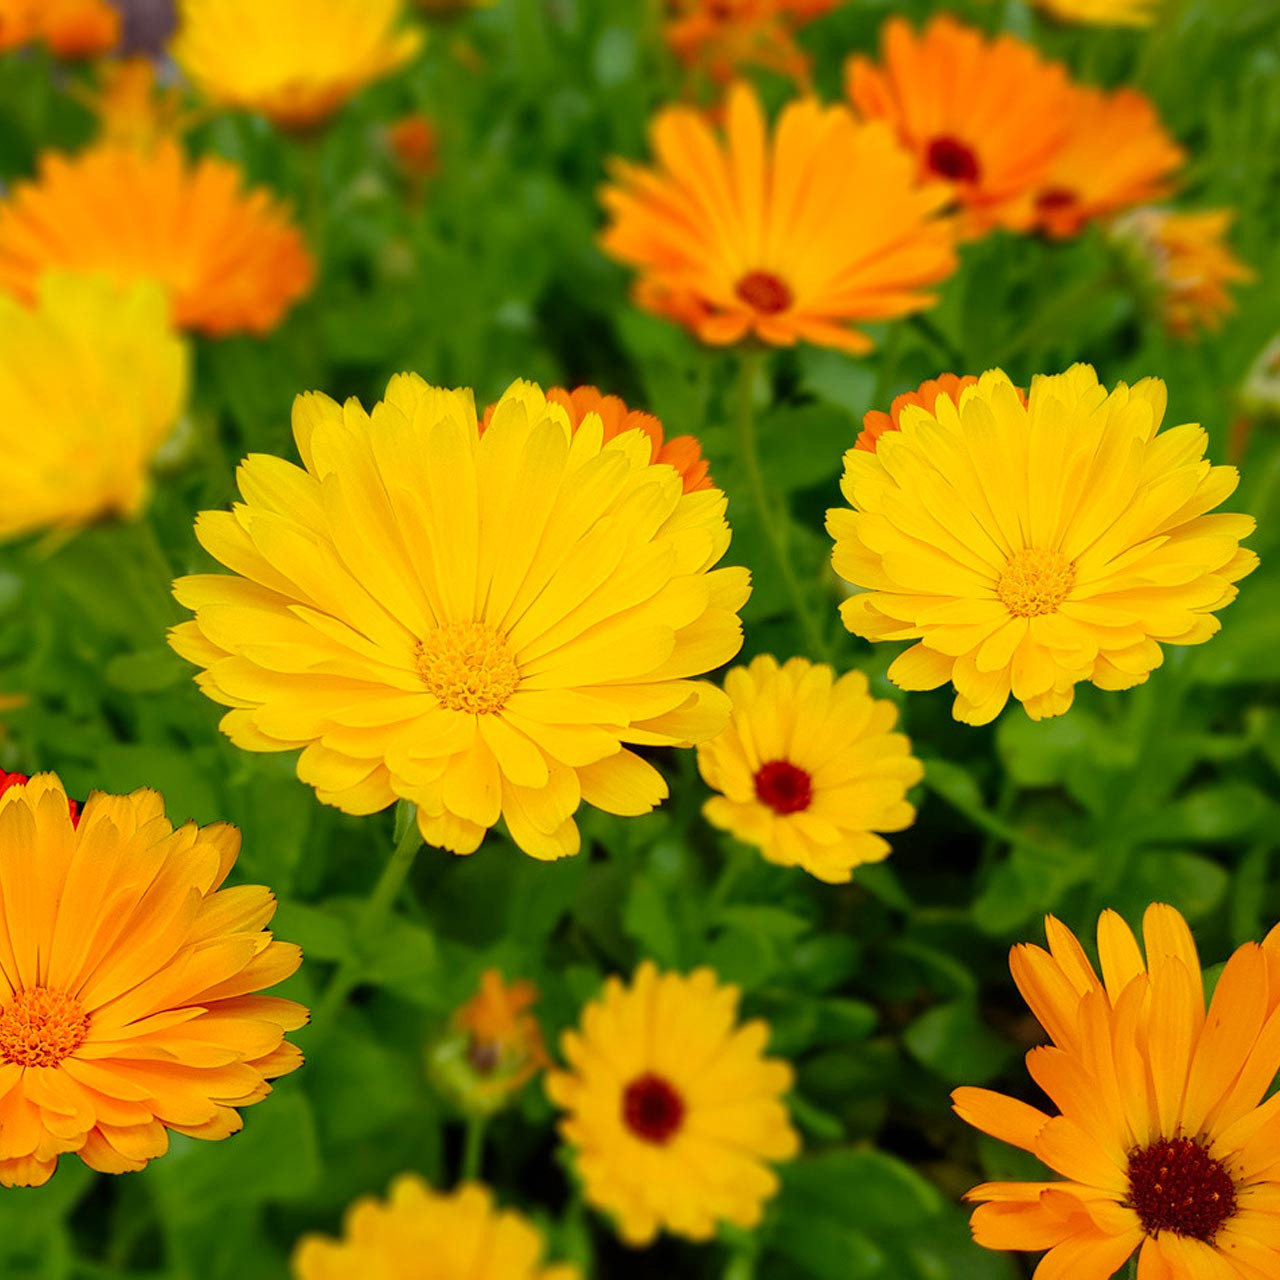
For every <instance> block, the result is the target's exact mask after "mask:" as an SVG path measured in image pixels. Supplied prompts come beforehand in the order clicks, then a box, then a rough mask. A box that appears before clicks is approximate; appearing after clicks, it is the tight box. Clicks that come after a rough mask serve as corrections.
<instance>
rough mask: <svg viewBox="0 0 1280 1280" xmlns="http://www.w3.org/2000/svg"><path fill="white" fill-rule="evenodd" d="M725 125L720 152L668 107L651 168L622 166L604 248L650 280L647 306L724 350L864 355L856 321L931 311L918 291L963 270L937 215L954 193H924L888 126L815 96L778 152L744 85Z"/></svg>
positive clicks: (786, 125) (930, 189)
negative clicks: (832, 350) (801, 347)
mask: <svg viewBox="0 0 1280 1280" xmlns="http://www.w3.org/2000/svg"><path fill="white" fill-rule="evenodd" d="M726 119H727V127H726V133H725V138H724V141H723V142H722V141H721V140H720V138H718V137H717V136H716V134H715V132H713V130H712V128H711V126H710V125H709V124H708V122H707V120H706V119H705V118H704V117H703V116H702V115H701V114H699V113H698V112H697V111H695V110H694V109H692V108H690V107H668V108H666V109H665V110H663V111H661V112H660V113H659V114H658V117H657V119H656V121H655V122H654V125H653V129H652V140H653V148H654V151H655V152H656V153H657V159H658V164H657V167H656V168H653V169H649V168H643V167H641V166H639V165H634V164H629V163H626V162H624V161H615V163H614V167H613V179H614V180H613V182H612V184H610V185H609V186H607V187H605V189H604V191H603V194H602V199H603V201H604V205H605V208H606V210H607V211H608V214H609V219H610V221H609V225H608V227H607V228H606V229H605V232H604V236H603V239H602V241H601V243H602V245H603V247H604V249H605V251H606V252H608V253H609V254H611V255H612V256H613V257H615V258H617V259H618V260H619V261H621V262H625V263H629V264H631V265H632V266H635V267H638V268H639V269H640V273H641V274H640V279H639V282H638V284H637V286H636V301H637V302H638V303H639V304H640V305H641V306H643V307H645V308H646V309H648V310H650V311H654V312H657V313H658V314H659V315H665V316H668V317H670V318H672V319H674V320H676V321H678V322H679V323H681V324H683V325H686V326H687V327H688V328H690V329H692V330H693V331H694V332H695V333H696V334H697V335H698V337H699V338H701V339H702V340H703V341H704V342H708V343H712V344H715V345H723V344H726V343H733V342H740V341H742V340H743V339H744V338H748V337H756V338H759V339H760V340H761V341H763V342H768V343H772V344H774V345H778V346H792V345H794V344H795V343H796V342H798V341H805V342H814V343H818V344H819V345H822V346H829V347H836V348H838V349H840V350H842V351H850V352H855V353H856V352H865V351H868V350H870V348H871V345H872V343H871V339H870V338H868V337H867V336H866V334H864V333H860V332H858V331H857V330H856V329H851V328H849V327H848V325H849V322H850V321H873V320H888V319H892V318H894V317H896V316H902V315H907V314H909V313H910V312H912V311H920V310H922V309H923V308H925V307H927V306H929V305H931V304H932V303H933V301H934V298H933V296H932V295H931V294H928V293H924V292H921V290H922V289H925V288H927V287H928V286H930V285H935V284H938V283H939V282H940V281H942V280H944V279H945V278H946V277H947V276H948V275H950V274H951V272H952V271H953V270H954V269H955V265H956V259H955V251H954V244H953V242H954V233H953V229H952V226H951V223H950V221H949V220H948V219H945V218H939V217H937V216H935V215H936V214H937V213H938V210H939V209H940V208H941V207H942V206H943V205H944V204H945V203H946V202H947V199H948V193H947V189H946V187H945V186H944V185H942V184H939V183H932V184H927V185H923V186H922V185H919V184H918V183H917V182H916V178H915V162H914V160H913V159H912V157H911V156H909V155H908V154H907V153H906V152H904V151H903V150H902V148H901V147H900V146H899V145H898V144H897V142H896V141H895V140H894V138H893V136H892V134H891V133H890V131H889V130H888V129H887V128H886V127H885V126H884V125H882V124H870V125H860V124H858V123H857V121H855V120H854V118H853V116H852V115H851V114H850V113H849V112H848V111H847V110H846V109H845V108H844V107H823V106H820V105H819V104H818V103H817V102H815V101H814V100H812V99H809V98H805V99H801V100H798V101H795V102H792V103H791V104H789V105H788V106H787V107H785V108H784V109H783V112H782V115H781V117H780V118H779V120H778V124H777V127H776V129H775V131H774V134H773V137H772V139H770V138H769V136H768V133H767V130H766V126H765V118H764V113H763V111H762V109H761V107H760V101H759V99H758V98H757V96H756V94H755V91H754V90H753V89H751V88H750V87H749V86H747V85H745V84H738V85H735V86H734V87H733V88H732V89H731V90H730V92H729V97H728V105H727V111H726ZM868 191H874V192H875V199H874V200H869V199H867V198H866V193H867V192H868Z"/></svg>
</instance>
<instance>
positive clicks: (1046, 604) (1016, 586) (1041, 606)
mask: <svg viewBox="0 0 1280 1280" xmlns="http://www.w3.org/2000/svg"><path fill="white" fill-rule="evenodd" d="M1075 584H1076V567H1075V565H1074V564H1072V563H1071V561H1070V560H1068V559H1067V557H1066V556H1064V555H1063V554H1062V552H1060V551H1039V550H1037V549H1036V548H1035V547H1027V548H1026V549H1025V550H1024V551H1019V552H1018V554H1017V555H1015V556H1012V557H1010V559H1009V563H1008V564H1006V565H1005V567H1004V572H1003V573H1002V574H1001V575H1000V581H999V582H997V583H996V595H997V596H999V597H1000V603H1001V604H1003V605H1004V606H1005V608H1006V609H1008V610H1009V612H1010V613H1011V614H1013V616H1014V617H1015V618H1034V617H1037V616H1038V615H1039V614H1042V613H1053V612H1054V611H1055V610H1056V609H1057V607H1058V606H1059V605H1060V604H1061V603H1062V602H1063V601H1064V600H1065V599H1066V598H1067V596H1068V595H1069V594H1070V592H1071V588H1072V587H1074V586H1075Z"/></svg>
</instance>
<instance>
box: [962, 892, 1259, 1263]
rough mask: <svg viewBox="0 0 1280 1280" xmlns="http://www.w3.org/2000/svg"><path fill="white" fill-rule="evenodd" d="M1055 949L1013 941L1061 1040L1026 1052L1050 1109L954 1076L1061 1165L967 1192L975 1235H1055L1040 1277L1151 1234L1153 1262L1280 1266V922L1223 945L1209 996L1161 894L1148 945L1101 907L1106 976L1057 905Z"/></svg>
mask: <svg viewBox="0 0 1280 1280" xmlns="http://www.w3.org/2000/svg"><path fill="white" fill-rule="evenodd" d="M1046 932H1047V934H1048V940H1049V950H1048V951H1045V950H1043V949H1042V948H1040V947H1035V946H1020V947H1015V948H1014V950H1013V954H1012V957H1011V961H1010V967H1011V968H1012V970H1013V976H1014V980H1015V982H1016V983H1017V984H1018V989H1019V990H1020V991H1021V992H1022V995H1023V998H1024V999H1025V1000H1026V1002H1027V1004H1028V1005H1029V1006H1030V1008H1031V1011H1032V1012H1033V1013H1034V1014H1035V1016H1036V1017H1037V1018H1038V1019H1039V1020H1040V1023H1041V1024H1042V1025H1043V1027H1044V1029H1045V1030H1046V1031H1047V1032H1048V1034H1049V1038H1050V1039H1051V1041H1052V1044H1051V1045H1048V1046H1044V1047H1041V1048H1037V1049H1032V1050H1031V1052H1030V1053H1029V1054H1028V1055H1027V1068H1028V1070H1029V1071H1030V1073H1031V1076H1032V1078H1033V1079H1034V1080H1035V1082H1036V1084H1038V1085H1039V1086H1040V1088H1041V1089H1042V1090H1043V1091H1044V1093H1045V1094H1046V1095H1047V1096H1048V1098H1049V1100H1050V1101H1051V1102H1052V1103H1053V1105H1054V1106H1055V1107H1056V1108H1057V1111H1058V1114H1056V1115H1050V1114H1048V1113H1046V1112H1044V1111H1040V1110H1039V1109H1037V1108H1035V1107H1032V1106H1028V1105H1027V1104H1026V1103H1024V1102H1019V1101H1016V1100H1015V1099H1013V1098H1008V1097H1005V1096H1003V1095H1002V1094H999V1093H993V1092H991V1091H989V1090H987V1089H968V1088H966V1089H958V1090H956V1092H955V1094H954V1101H955V1107H956V1111H957V1112H959V1114H960V1116H961V1117H962V1118H963V1119H964V1120H966V1121H968V1123H969V1124H971V1125H973V1126H975V1127H976V1128H978V1129H981V1130H982V1131H983V1132H984V1133H988V1134H991V1135H992V1136H993V1137H996V1138H999V1139H1000V1140H1001V1141H1003V1142H1008V1143H1011V1144H1012V1145H1014V1146H1017V1147H1021V1148H1022V1149H1023V1150H1025V1151H1030V1152H1032V1153H1033V1154H1034V1155H1036V1156H1038V1157H1039V1159H1040V1160H1042V1161H1043V1162H1044V1163H1045V1164H1046V1165H1048V1166H1049V1168H1050V1169H1051V1170H1053V1172H1054V1173H1056V1174H1059V1175H1060V1176H1061V1177H1062V1178H1063V1179H1065V1181H1049V1182H995V1183H986V1184H984V1185H983V1186H980V1187H977V1188H975V1189H974V1190H973V1191H971V1192H970V1193H969V1199H970V1200H977V1201H981V1202H983V1203H982V1204H981V1206H980V1207H979V1208H978V1209H977V1210H976V1211H975V1212H974V1215H973V1233H974V1237H975V1238H976V1240H977V1242H978V1243H979V1244H981V1245H985V1246H986V1247H987V1248H990V1249H1008V1250H1040V1249H1047V1250H1048V1251H1049V1252H1048V1253H1047V1254H1046V1255H1045V1258H1044V1259H1043V1261H1041V1263H1040V1266H1039V1268H1038V1269H1037V1270H1036V1277H1037V1280H1057V1278H1058V1277H1066V1276H1069V1277H1071V1280H1108V1277H1110V1276H1113V1275H1114V1274H1115V1273H1116V1272H1117V1271H1119V1269H1120V1268H1121V1267H1123V1266H1124V1264H1125V1262H1126V1261H1127V1260H1128V1259H1129V1258H1130V1256H1131V1255H1132V1254H1133V1252H1134V1251H1135V1250H1140V1253H1139V1261H1138V1275H1139V1276H1140V1277H1142V1280H1205V1278H1206V1277H1216V1278H1217V1280H1269V1278H1270V1277H1272V1276H1276V1275H1280V1209H1278V1207H1277V1206H1280V1154H1278V1153H1280V1099H1278V1098H1277V1097H1272V1098H1270V1099H1269V1100H1268V1101H1266V1102H1264V1101H1263V1099H1264V1097H1266V1094H1267V1091H1268V1089H1269V1088H1270V1086H1271V1082H1272V1080H1273V1079H1274V1078H1275V1075H1276V1071H1277V1069H1280V929H1277V930H1273V931H1272V932H1271V934H1270V936H1269V937H1268V938H1267V939H1266V941H1265V942H1263V944H1262V945H1261V946H1258V945H1257V944H1256V943H1246V944H1245V945H1244V946H1242V947H1240V948H1239V949H1238V950H1237V951H1236V953H1235V954H1234V955H1233V956H1232V957H1231V959H1230V960H1229V961H1228V962H1227V965H1226V967H1225V969H1223V971H1222V976H1221V977H1220V978H1219V980H1218V983H1217V987H1216V988H1215V990H1214V994H1213V1001H1212V1003H1211V1004H1210V1005H1209V1007H1208V1009H1207V1010H1206V1008H1205V995H1204V979H1203V976H1202V974H1201V971H1200V960H1199V957H1198V956H1197V954H1196V946H1195V942H1194V941H1193V940H1192V937H1191V931H1190V930H1189V929H1188V928H1187V925H1186V922H1185V921H1184V920H1183V918H1182V917H1181V916H1180V915H1179V914H1178V913H1177V912H1176V911H1175V910H1174V909H1173V908H1172V907H1167V906H1163V905H1160V904H1157V905H1154V906H1151V907H1149V908H1148V909H1147V912H1146V915H1145V917H1144V920H1143V941H1144V944H1145V951H1146V957H1145V960H1144V958H1143V954H1142V951H1141V950H1140V949H1139V947H1138V943H1137V940H1136V939H1135V937H1134V935H1133V933H1132V932H1131V931H1130V929H1129V927H1128V926H1127V925H1126V924H1125V923H1124V921H1123V920H1122V919H1121V918H1120V917H1119V916H1118V915H1117V914H1116V913H1115V912H1114V911H1108V912H1105V913H1104V914H1103V916H1102V918H1101V919H1100V920H1099V922H1098V952H1099V958H1100V960H1101V970H1102V977H1101V979H1099V977H1098V975H1097V972H1096V971H1095V969H1094V967H1093V965H1092V964H1091V963H1090V961H1089V958H1088V957H1087V956H1086V954H1085V952H1084V949H1083V948H1082V947H1081V945H1080V943H1079V942H1078V941H1077V940H1076V938H1075V937H1074V935H1073V934H1072V933H1071V932H1070V931H1069V930H1068V929H1067V928H1066V927H1065V926H1064V925H1062V924H1061V923H1060V922H1059V921H1057V920H1055V919H1054V918H1053V917H1052V916H1050V917H1049V919H1048V921H1047V922H1046Z"/></svg>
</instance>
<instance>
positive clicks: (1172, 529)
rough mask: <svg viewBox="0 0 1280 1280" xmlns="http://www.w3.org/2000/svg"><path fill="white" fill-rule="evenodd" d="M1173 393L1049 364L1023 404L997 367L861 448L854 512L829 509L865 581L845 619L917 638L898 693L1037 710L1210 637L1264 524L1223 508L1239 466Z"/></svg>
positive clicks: (902, 664)
mask: <svg viewBox="0 0 1280 1280" xmlns="http://www.w3.org/2000/svg"><path fill="white" fill-rule="evenodd" d="M1164 412H1165V386H1164V383H1163V382H1161V381H1160V380H1159V379H1158V378H1144V379H1143V380H1142V381H1141V382H1139V383H1137V384H1135V385H1134V386H1133V387H1128V386H1126V385H1125V384H1124V383H1123V382H1121V383H1118V384H1117V385H1116V388H1115V390H1114V391H1112V392H1110V394H1108V392H1107V390H1106V388H1105V387H1101V386H1099V385H1098V379H1097V375H1096V374H1095V373H1094V371H1093V370H1092V369H1091V368H1089V366H1088V365H1076V366H1074V367H1073V368H1072V369H1069V370H1068V371H1067V372H1066V373H1063V374H1058V375H1057V376H1055V377H1037V378H1036V379H1035V380H1034V381H1033V382H1032V384H1031V394H1030V396H1029V397H1028V401H1027V403H1026V404H1024V403H1023V402H1022V400H1021V399H1020V398H1019V395H1018V391H1017V389H1016V388H1015V387H1014V386H1013V385H1012V384H1011V383H1010V382H1009V379H1008V378H1007V377H1005V375H1004V374H1003V373H1001V372H1000V371H999V370H995V371H993V372H991V373H986V374H984V375H983V376H982V378H981V379H979V381H978V384H977V386H974V387H968V388H966V389H965V390H964V391H962V392H961V393H960V399H959V404H958V406H957V403H956V402H955V401H953V400H952V399H951V398H950V397H949V396H946V395H940V396H939V397H938V398H937V401H936V403H935V405H934V409H933V412H932V413H930V412H927V411H926V410H924V409H922V408H919V407H908V408H906V409H905V410H903V412H902V416H901V424H900V429H899V430H897V431H889V432H886V433H885V434H884V435H882V436H881V437H880V438H879V440H878V441H877V442H876V448H875V452H873V453H868V452H866V451H865V450H862V449H850V450H849V452H848V453H846V454H845V475H844V480H843V482H842V485H841V488H842V490H843V492H844V495H845V498H846V499H847V500H848V501H849V503H850V506H852V508H853V510H852V511H850V510H848V509H846V508H838V509H836V510H832V511H829V512H828V513H827V531H828V532H829V533H830V534H831V536H832V537H833V538H834V539H835V544H836V545H835V556H834V563H835V569H836V572H837V573H838V574H840V576H841V577H843V578H844V579H846V581H848V582H850V583H852V584H853V585H854V586H855V587H858V588H860V589H861V590H860V591H859V593H858V594H857V595H854V596H853V597H852V598H851V599H849V600H847V601H845V603H844V604H843V605H842V606H841V613H842V615H843V617H844V621H845V625H846V626H847V627H848V628H849V630H850V631H852V632H853V633H854V634H855V635H859V636H863V637H865V638H866V639H868V640H916V641H918V643H917V644H915V645H913V646H912V647H911V648H910V649H908V650H907V651H906V652H905V653H903V654H901V655H900V656H899V657H898V659H897V661H895V662H894V664H893V665H892V666H891V667H890V668H889V678H890V679H891V680H893V682H894V683H895V684H897V685H898V686H899V688H902V689H936V688H937V687H938V686H939V685H942V684H945V683H946V682H947V681H948V680H950V681H951V682H952V683H953V684H954V685H955V688H956V700H955V708H954V713H955V717H956V719H957V720H963V721H965V722H966V723H969V724H985V723H987V721H989V720H992V719H994V718H995V717H996V716H997V715H999V714H1000V711H1001V710H1002V709H1003V707H1004V705H1005V702H1006V701H1007V700H1008V697H1009V694H1010V692H1012V694H1013V696H1014V697H1015V698H1017V699H1018V700H1019V701H1020V702H1021V703H1022V704H1023V706H1024V707H1025V708H1026V711H1027V714H1028V715H1029V716H1031V717H1032V719H1036V720H1038V719H1040V718H1041V717H1042V716H1056V715H1061V714H1062V713H1063V712H1064V711H1066V710H1067V708H1068V707H1070V705H1071V702H1072V699H1073V697H1074V694H1075V685H1076V684H1077V683H1079V682H1080V681H1081V680H1091V681H1092V682H1093V683H1094V684H1095V685H1097V686H1098V687H1099V688H1102V689H1129V688H1132V687H1133V686H1134V685H1137V684H1142V683H1143V682H1144V681H1145V680H1146V679H1147V677H1148V675H1149V674H1150V673H1151V671H1153V670H1154V669H1155V668H1156V667H1158V666H1159V665H1160V663H1161V662H1162V661H1163V653H1162V651H1161V648H1160V646H1161V644H1200V643H1201V642H1203V641H1205V640H1208V639H1209V637H1210V636H1212V635H1214V634H1216V633H1217V631H1218V630H1219V628H1220V623H1219V622H1218V619H1217V618H1216V617H1215V616H1214V614H1215V613H1216V611H1217V610H1219V609H1221V608H1223V607H1224V606H1226V605H1227V604H1229V603H1230V602H1231V601H1232V600H1233V599H1234V598H1235V596H1236V588H1235V587H1234V586H1232V583H1234V582H1236V581H1237V580H1238V579H1240V578H1242V577H1244V576H1245V574H1247V573H1249V572H1251V571H1252V570H1253V569H1254V568H1255V567H1256V565H1257V557H1256V556H1255V555H1254V554H1253V552H1252V551H1246V550H1243V549H1242V548H1241V547H1240V545H1239V543H1240V539H1241V538H1245V537H1247V536H1248V535H1249V534H1250V532H1252V530H1253V527H1254V522H1253V519H1252V517H1250V516H1243V515H1227V514H1210V513H1211V512H1213V509H1214V508H1215V507H1217V506H1218V505H1219V504H1220V503H1221V502H1223V501H1224V500H1225V499H1226V498H1227V497H1228V496H1229V495H1230V494H1231V493H1232V492H1233V491H1234V489H1235V487H1236V484H1237V483H1238V481H1239V475H1238V474H1237V472H1236V469H1235V468H1234V467H1214V466H1211V465H1210V464H1209V463H1208V462H1207V461H1206V460H1205V458H1204V450H1205V444H1206V441H1207V437H1206V435H1205V432H1204V431H1202V430H1201V429H1200V427H1198V426H1195V425H1192V424H1188V425H1185V426H1179V427H1173V428H1171V429H1169V430H1167V431H1164V432H1161V431H1160V430H1159V428H1160V423H1161V421H1162V420H1163V418H1164Z"/></svg>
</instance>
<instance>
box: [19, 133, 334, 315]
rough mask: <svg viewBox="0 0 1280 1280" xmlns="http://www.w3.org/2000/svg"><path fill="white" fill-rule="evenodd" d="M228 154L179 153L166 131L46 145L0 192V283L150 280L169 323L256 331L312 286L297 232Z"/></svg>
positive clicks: (31, 285)
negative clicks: (31, 175)
mask: <svg viewBox="0 0 1280 1280" xmlns="http://www.w3.org/2000/svg"><path fill="white" fill-rule="evenodd" d="M242 181H243V179H242V175H241V172H240V170H239V169H237V168H236V166H235V165H233V164H230V163H228V162H227V161H225V160H220V159H217V158H216V157H214V156H205V157H203V158H202V159H200V160H198V161H196V162H194V163H189V162H188V161H187V160H186V159H185V158H184V156H183V154H182V150H181V148H180V147H179V146H178V144H177V143H176V142H175V141H173V140H172V139H165V140H161V141H159V142H157V143H156V145H155V146H154V147H151V148H149V149H139V148H137V147H134V146H121V145H117V144H111V143H106V144H102V145H100V146H95V147H92V148H90V149H89V150H87V151H84V152H81V153H80V154H79V155H76V156H64V155H59V154H57V153H54V152H48V153H46V154H45V155H44V156H43V157H42V161H41V166H40V175H39V177H38V178H37V179H35V180H34V181H28V182H19V183H16V184H15V185H14V187H13V189H12V190H11V192H10V193H9V196H8V198H7V199H6V200H4V201H3V202H2V203H0V289H4V290H8V291H10V292H12V293H15V294H17V295H18V297H20V298H25V299H31V298H33V297H34V296H35V294H36V290H37V285H38V282H39V280H40V277H41V276H42V275H44V274H45V272H46V271H50V270H62V271H75V272H92V273H100V274H103V275H107V276H111V277H112V278H114V279H116V280H120V281H129V280H139V279H142V280H157V281H159V282H160V283H161V284H162V285H164V287H165V288H166V289H167V290H168V292H169V294H170V296H171V298H172V301H173V311H174V320H175V322H176V323H177V324H178V326H179V327H180V328H185V329H194V330H196V331H198V332H200V333H206V334H210V335H213V336H222V335H225V334H229V333H242V332H249V333H266V332H269V331H270V330H271V329H273V328H275V326H276V325H278V324H279V323H280V321H281V319H282V317H283V316H284V313H285V312H286V311H287V310H288V309H289V307H290V306H292V305H293V303H294V302H296V301H297V300H298V299H299V298H301V297H302V296H303V295H304V294H306V293H307V291H308V290H309V289H310V288H311V283H312V277H313V274H314V268H313V265H312V261H311V255H310V254H309V253H308V252H307V248H306V246H305V245H304V244H303V242H302V238H301V236H300V235H299V234H298V232H297V230H296V229H295V228H294V227H293V225H292V224H291V223H290V222H289V220H288V218H287V216H286V215H285V212H284V210H283V209H281V207H280V206H279V205H278V204H277V203H276V202H275V200H274V199H273V198H272V197H271V196H270V195H269V194H268V193H267V192H266V191H265V190H262V189H261V188H259V189H257V190H254V191H250V192H248V193H247V194H246V193H245V192H243V191H242V190H241V185H242Z"/></svg>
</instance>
